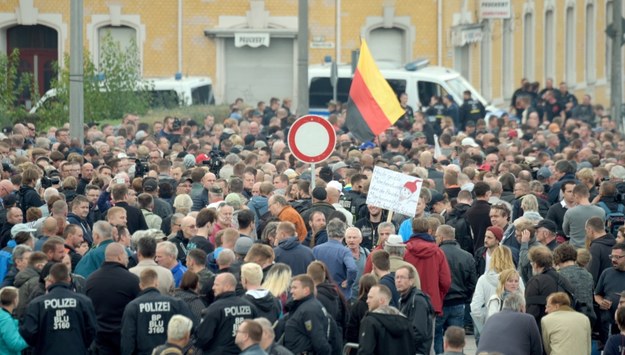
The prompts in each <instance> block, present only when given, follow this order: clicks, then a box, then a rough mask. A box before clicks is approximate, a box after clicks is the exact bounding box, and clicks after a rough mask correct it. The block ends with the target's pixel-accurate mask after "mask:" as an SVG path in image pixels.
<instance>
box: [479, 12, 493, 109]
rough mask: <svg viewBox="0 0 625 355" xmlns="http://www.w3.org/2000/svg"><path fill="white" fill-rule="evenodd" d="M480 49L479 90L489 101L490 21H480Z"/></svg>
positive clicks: (490, 92)
mask: <svg viewBox="0 0 625 355" xmlns="http://www.w3.org/2000/svg"><path fill="white" fill-rule="evenodd" d="M480 49H481V53H480V56H481V63H480V64H481V66H482V67H481V70H480V71H481V82H480V90H481V91H482V95H483V96H484V98H486V100H491V99H492V96H493V93H492V86H493V83H492V75H491V71H492V60H491V58H492V47H491V35H490V21H488V20H484V21H482V42H481V44H480Z"/></svg>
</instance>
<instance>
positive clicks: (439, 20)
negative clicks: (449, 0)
mask: <svg viewBox="0 0 625 355" xmlns="http://www.w3.org/2000/svg"><path fill="white" fill-rule="evenodd" d="M437 5H438V8H437V10H436V14H437V20H436V27H437V29H436V47H437V49H438V65H439V66H441V67H442V66H443V0H438V4H437Z"/></svg>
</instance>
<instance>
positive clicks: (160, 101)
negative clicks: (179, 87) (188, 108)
mask: <svg viewBox="0 0 625 355" xmlns="http://www.w3.org/2000/svg"><path fill="white" fill-rule="evenodd" d="M179 103H180V100H179V98H178V94H177V93H176V91H174V90H153V91H150V107H151V108H174V107H178V105H179Z"/></svg>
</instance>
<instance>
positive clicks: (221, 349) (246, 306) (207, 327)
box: [195, 272, 258, 354]
mask: <svg viewBox="0 0 625 355" xmlns="http://www.w3.org/2000/svg"><path fill="white" fill-rule="evenodd" d="M236 287H237V279H236V278H235V277H234V275H233V274H231V273H229V272H226V273H223V274H219V275H217V277H215V283H214V285H213V292H214V294H215V302H213V303H212V304H211V305H210V306H208V308H206V309H205V310H204V311H203V313H204V318H202V321H201V322H200V325H199V327H198V329H197V332H196V333H195V338H196V340H195V345H196V346H197V347H198V348H200V349H202V351H203V352H204V354H239V353H240V352H241V350H240V349H239V347H238V346H237V345H236V344H235V343H234V338H235V336H236V335H237V329H239V325H240V324H241V323H243V321H244V320H246V319H254V318H256V316H257V314H258V312H257V310H256V308H255V307H254V306H253V305H252V304H251V303H250V302H249V301H248V300H246V299H243V298H242V297H238V296H236V294H235V292H234V291H235V289H236Z"/></svg>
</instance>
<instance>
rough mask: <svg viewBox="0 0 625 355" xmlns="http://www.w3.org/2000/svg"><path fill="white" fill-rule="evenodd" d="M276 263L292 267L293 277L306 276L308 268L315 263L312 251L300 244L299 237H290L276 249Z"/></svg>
mask: <svg viewBox="0 0 625 355" xmlns="http://www.w3.org/2000/svg"><path fill="white" fill-rule="evenodd" d="M274 254H275V255H276V258H275V262H276V263H285V264H287V265H289V266H290V267H291V273H292V274H293V276H295V275H300V274H305V273H306V268H307V267H308V265H309V264H310V263H312V262H313V261H315V257H314V256H313V253H312V250H311V249H310V248H307V247H305V246H303V245H301V244H300V242H299V239H298V238H297V237H289V238H287V239H284V240H282V241H280V243H278V246H277V247H276V248H274Z"/></svg>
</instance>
